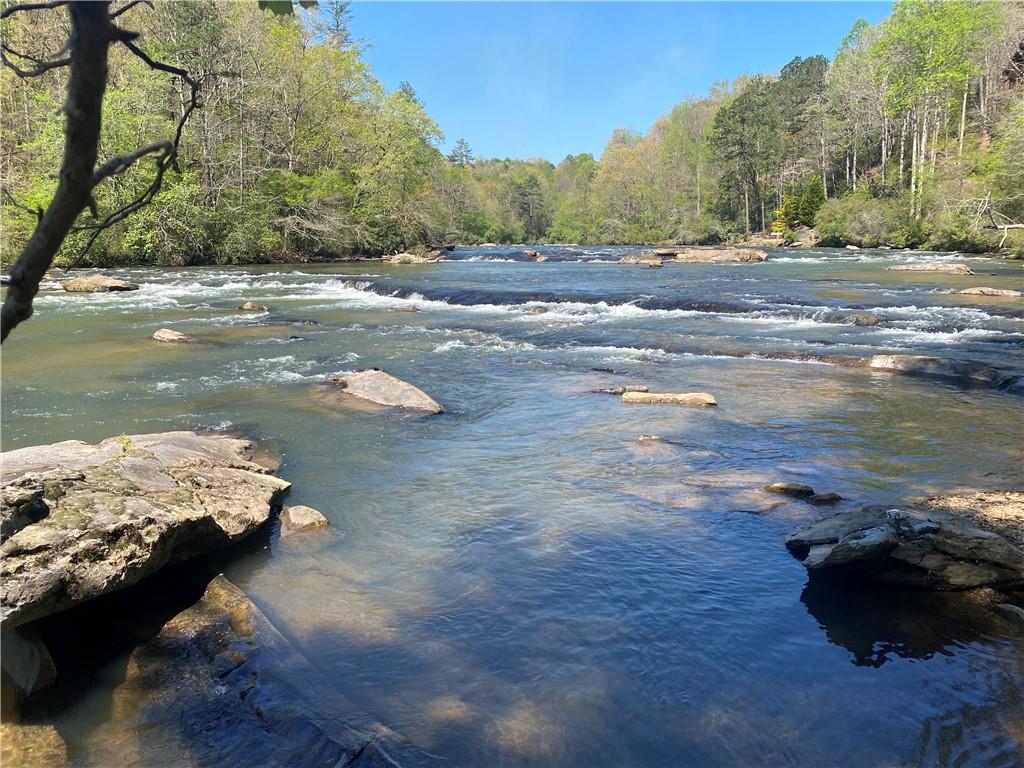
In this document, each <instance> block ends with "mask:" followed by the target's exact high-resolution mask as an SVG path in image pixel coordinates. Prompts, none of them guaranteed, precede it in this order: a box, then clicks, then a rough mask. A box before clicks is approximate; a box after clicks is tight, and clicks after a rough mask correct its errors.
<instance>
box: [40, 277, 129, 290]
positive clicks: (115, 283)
mask: <svg viewBox="0 0 1024 768" xmlns="http://www.w3.org/2000/svg"><path fill="white" fill-rule="evenodd" d="M60 287H61V288H63V289H64V290H65V291H67V292H69V293H109V292H111V291H137V290H139V286H137V285H136V284H135V283H129V282H128V281H127V280H120V279H118V278H116V277H107V276H106V275H87V276H85V277H70V278H68V279H67V280H61V281H60Z"/></svg>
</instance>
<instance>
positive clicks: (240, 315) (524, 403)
mask: <svg viewBox="0 0 1024 768" xmlns="http://www.w3.org/2000/svg"><path fill="white" fill-rule="evenodd" d="M539 250H540V251H541V252H542V253H543V254H546V255H548V256H549V260H547V261H546V262H544V263H536V262H534V261H533V260H530V259H527V258H526V257H525V256H523V254H522V249H515V248H476V249H457V250H456V251H454V252H452V253H450V254H449V260H448V261H445V262H442V263H438V264H426V265H414V266H408V265H407V266H386V265H382V264H379V263H369V262H367V263H353V264H336V265H267V266H256V267H250V268H245V267H222V268H178V269H171V268H168V269H160V268H151V269H126V270H110V271H108V272H109V273H110V274H116V275H117V276H119V277H124V278H126V279H129V280H132V281H135V282H138V283H140V284H141V286H142V287H141V289H140V290H138V291H135V292H131V293H121V294H89V295H73V294H65V293H61V292H47V293H45V294H43V295H42V296H41V297H40V298H39V299H38V300H37V304H36V306H37V312H36V316H35V317H34V318H33V319H32V320H31V321H30V322H28V323H26V324H25V325H23V326H21V327H19V328H18V329H17V330H16V331H15V333H14V335H13V336H12V338H11V340H10V342H9V343H7V344H5V345H4V354H3V384H4V387H3V425H4V430H3V436H2V441H3V448H4V449H5V450H9V449H12V448H18V447H22V446H26V445H33V444H39V443H48V442H54V441H57V440H63V439H69V438H77V439H82V440H87V441H95V440H99V439H101V438H104V437H108V436H111V435H118V434H122V433H129V434H133V433H143V432H158V431H166V430H171V429H202V430H218V431H226V432H230V433H239V434H243V435H246V436H249V437H253V438H257V439H260V440H265V441H267V442H268V444H269V445H270V446H271V447H272V448H273V449H274V450H276V451H278V452H280V454H281V455H282V456H283V462H282V466H281V470H280V472H279V474H280V475H281V476H283V477H285V478H287V479H289V480H291V481H293V482H294V490H293V491H292V494H291V497H290V503H295V504H308V505H310V506H313V507H315V508H317V509H319V510H321V511H322V512H323V513H324V514H325V515H326V516H327V517H328V519H329V520H330V521H331V527H330V528H329V529H327V532H326V533H324V534H322V535H315V536H313V537H312V538H308V537H307V538H306V539H305V540H303V541H301V542H299V543H293V541H292V540H289V541H287V542H284V541H281V540H280V539H279V538H278V536H277V535H276V533H274V532H271V533H269V534H268V535H267V536H266V538H265V541H264V542H263V543H262V544H261V546H259V547H249V548H247V549H246V550H245V551H243V552H239V553H236V554H234V555H233V556H232V557H231V558H229V559H228V560H227V561H226V563H225V565H224V568H225V571H226V574H227V575H228V577H229V578H230V579H232V580H233V581H234V582H235V583H237V584H238V585H240V586H241V587H242V588H243V589H245V591H246V592H247V593H248V594H249V595H250V596H251V597H252V599H253V600H254V601H255V602H256V603H257V604H258V605H259V606H260V607H261V608H262V609H263V611H264V612H265V613H266V614H267V615H268V616H269V617H270V618H271V619H272V620H273V621H274V622H275V624H276V625H277V626H278V627H279V628H280V629H281V630H282V632H284V633H285V635H286V636H287V637H288V638H289V639H291V640H292V641H293V643H295V645H296V646H297V647H298V648H299V649H300V650H301V651H302V652H303V653H304V654H305V655H306V656H307V658H309V659H310V660H311V661H313V663H314V665H315V667H316V669H317V670H318V672H319V673H320V674H322V676H323V680H324V681H325V682H326V683H328V684H330V685H332V686H335V687H336V688H337V689H338V690H339V691H342V692H343V693H344V694H345V695H346V696H347V697H348V698H349V699H350V700H351V701H352V702H353V704H354V706H356V707H358V708H359V709H360V710H361V711H362V712H365V713H367V714H369V715H370V716H372V717H374V718H377V719H378V720H380V721H381V722H383V723H386V724H387V725H388V726H389V727H391V728H393V729H395V730H396V731H398V732H400V733H402V734H403V735H404V736H405V737H406V738H408V739H409V740H410V741H412V742H413V743H415V744H418V745H419V746H421V747H423V748H425V749H427V750H429V751H430V752H432V753H434V754H437V755H440V756H442V757H444V758H447V759H448V760H449V761H450V764H451V765H465V766H504V765H509V766H512V765H580V766H625V765H641V766H660V765H699V766H727V765H741V764H742V765H753V764H756V765H802V766H810V765H814V766H823V765H842V766H881V765H903V764H914V765H917V764H923V765H947V764H948V765H954V764H956V765H1007V766H1009V765H1013V764H1019V763H1018V762H1017V761H1019V760H1020V759H1021V752H1020V750H1021V740H1022V738H1024V736H1022V734H1024V725H1022V723H1024V703H1022V689H1024V638H1022V637H1021V633H1020V630H1019V628H1018V629H1015V628H1014V626H1013V625H1012V624H1010V623H1009V621H1005V620H1001V619H999V618H996V617H993V616H992V615H991V614H990V612H988V611H985V612H980V611H979V610H977V609H975V607H974V606H973V604H972V602H971V600H970V599H969V598H966V597H963V596H955V595H953V596H950V595H946V596H943V595H923V594H919V593H899V592H893V591H891V590H870V591H858V590H855V589H849V590H838V591H829V590H821V589H816V588H814V587H811V586H808V579H807V573H806V571H805V569H804V567H803V566H802V565H801V564H800V563H799V562H797V561H796V560H795V559H793V558H792V557H791V556H790V554H789V553H788V552H787V550H786V548H785V546H784V545H783V540H784V538H785V536H786V535H787V534H788V533H789V532H790V531H791V530H793V528H795V527H796V526H798V525H799V524H801V523H802V522H806V521H807V520H810V519H813V518H814V517H815V516H818V515H821V514H825V513H826V512H824V511H823V510H822V509H820V508H815V507H812V506H809V505H806V504H803V503H800V502H787V503H782V504H780V505H778V506H773V505H772V504H771V503H769V502H770V501H771V500H770V499H767V500H766V498H765V496H764V494H762V493H760V491H759V489H760V488H761V486H763V485H764V484H765V483H768V482H772V481H775V480H797V481H801V482H806V483H809V484H810V485H812V486H814V487H815V488H816V489H819V490H821V491H836V492H838V493H840V494H841V495H842V496H843V498H844V501H843V502H841V504H840V505H839V507H838V508H839V509H846V508H849V506H850V505H860V504H865V503H893V504H896V503H899V502H900V501H902V500H905V499H907V498H910V497H913V496H916V495H921V494H925V493H938V492H944V491H950V490H953V489H956V488H962V487H970V488H1005V487H1011V486H1012V487H1021V486H1022V485H1024V476H1022V475H1024V471H1022V442H1024V411H1022V408H1021V405H1022V402H1024V401H1022V400H1021V399H1020V398H1019V397H1016V396H1014V395H1011V394H1007V393H1004V392H1000V391H995V390H990V389H963V388H958V387H955V386H952V385H949V384H944V383H942V382H939V381H934V380H924V379H917V378H911V377H901V376H894V375H891V374H889V373H885V372H880V371H870V370H866V369H864V368H857V367H851V366H848V365H840V364H834V361H835V360H836V359H852V358H863V357H866V356H868V355H872V354H927V355H934V356H941V357H953V358H962V359H969V360H976V361H983V362H988V363H991V364H997V365H1000V366H1004V367H1008V368H1011V369H1018V370H1019V369H1021V368H1022V367H1024V359H1022V351H1021V350H1022V347H1024V305H1022V303H1021V300H1020V299H1001V298H992V297H985V296H967V295H960V294H957V293H955V292H954V291H956V290H959V289H961V288H967V287H970V286H978V285H985V286H991V287H999V288H1017V289H1019V288H1021V283H1022V269H1021V266H1020V265H1019V264H1017V263H1014V262H1008V261H1004V260H997V259H987V258H980V257H979V258H974V257H971V258H966V259H957V260H965V261H966V262H967V263H968V264H970V265H971V266H972V267H973V268H974V270H975V272H976V273H977V274H976V275H974V276H959V275H950V274H932V273H922V272H890V271H886V269H885V268H886V266H889V265H891V264H896V263H908V262H911V261H913V262H920V261H929V260H940V261H945V260H950V259H953V258H954V257H952V256H949V255H944V254H921V253H914V254H910V253H898V252H883V251H859V252H851V251H839V250H827V249H826V250H811V251H800V252H774V253H773V254H772V260H770V261H769V262H766V263H762V264H736V265H729V264H715V265H675V264H669V265H666V266H665V267H664V268H662V269H648V268H646V267H638V266H627V265H619V264H615V263H612V261H613V260H614V259H615V258H617V257H618V256H619V255H621V254H622V253H624V252H626V251H627V250H628V249H616V248H566V247H559V248H556V247H550V248H540V249H539ZM246 300H253V301H257V302H261V303H264V304H267V305H269V307H270V311H269V312H265V313H251V312H240V311H238V309H237V307H238V306H239V305H240V304H241V303H242V302H243V301H246ZM413 308H415V310H417V311H411V310H412V309H413ZM865 314H870V315H874V316H876V317H877V318H879V319H880V320H881V322H880V323H879V324H877V325H873V326H869V327H861V326H857V325H854V324H851V322H850V320H851V318H852V317H853V316H854V315H865ZM158 328H171V329H174V330H179V331H182V332H184V333H187V334H189V335H192V336H194V337H196V339H197V340H198V343H194V344H185V345H162V344H158V343H156V342H153V341H151V340H150V339H149V336H150V334H151V333H152V332H153V331H155V330H156V329H158ZM375 366H377V367H383V368H385V369H386V370H388V371H389V372H390V373H393V374H395V375H397V376H399V377H401V378H404V379H406V380H408V381H410V382H412V383H414V384H416V385H418V386H420V387H422V388H423V389H424V390H426V391H427V392H428V393H430V394H431V395H432V396H433V397H435V398H436V399H438V400H439V401H440V402H441V403H443V404H444V405H445V406H446V407H447V410H448V412H447V413H446V414H444V415H441V416H437V417H429V418H422V417H415V416H411V415H407V414H406V415H403V414H400V413H384V414H382V413H370V412H361V411H352V410H342V409H339V408H338V407H337V405H336V403H334V402H333V401H331V400H330V399H329V398H325V397H323V393H324V391H325V390H326V389H327V387H328V382H329V380H330V378H331V377H332V376H335V375H338V374H341V373H345V372H349V371H354V370H358V369H362V368H368V367H375ZM627 384H644V385H648V386H649V387H650V388H651V390H652V391H674V392H678V391H687V392H689V391H702V392H709V393H712V394H714V395H715V397H716V398H717V399H718V402H719V406H718V407H717V408H715V409H690V408H676V407H671V406H638V405H625V404H623V403H622V402H620V400H619V398H617V397H614V396H609V395H605V394H595V393H593V390H595V389H599V388H604V387H616V386H623V385H627ZM641 434H654V435H658V436H660V437H662V438H664V439H665V442H661V443H655V444H641V443H638V442H636V438H637V437H638V436H640V435H641ZM775 501H777V499H776V500H775ZM104 663H109V664H116V663H118V661H117V660H116V659H115V660H108V661H105V662H104ZM120 663H122V664H123V659H121V661H120ZM90 680H91V681H92V682H90V684H89V686H86V687H85V688H83V689H81V690H77V691H75V692H73V693H66V694H65V696H64V697H63V698H62V699H61V701H62V704H61V706H60V708H59V711H58V712H57V713H56V714H55V717H56V718H57V721H58V725H59V727H60V728H61V731H62V734H63V735H64V736H65V738H66V739H67V741H68V743H69V749H70V750H71V752H72V755H74V754H75V751H76V750H79V751H83V750H87V748H88V739H89V735H90V731H91V729H92V728H93V727H95V725H96V720H97V717H98V716H97V714H96V713H95V711H91V712H90V711H89V709H90V707H93V709H95V707H94V704H95V702H96V701H97V696H99V697H102V694H103V690H104V686H106V685H110V684H111V683H110V682H109V680H107V679H106V678H104V677H103V675H102V674H99V675H96V676H94V677H90ZM90 686H91V687H90ZM101 716H102V715H101ZM153 757H154V759H155V760H157V761H159V760H160V759H165V760H168V761H171V760H172V759H173V756H168V755H162V756H160V755H157V756H153Z"/></svg>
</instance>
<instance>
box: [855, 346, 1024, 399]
mask: <svg viewBox="0 0 1024 768" xmlns="http://www.w3.org/2000/svg"><path fill="white" fill-rule="evenodd" d="M868 367H869V368H874V369H875V370H881V371H891V372H892V373H899V374H903V375H905V376H920V377H923V378H929V379H943V380H946V381H949V382H951V383H954V384H959V385H960V386H966V387H991V388H992V389H999V390H1002V391H1005V392H1012V393H1016V394H1024V377H1022V376H1021V375H1020V374H1017V373H1013V372H1011V371H1006V370H1002V369H1000V368H993V367H992V366H990V365H985V364H984V363H977V362H974V361H971V360H947V359H946V358H942V357H927V356H925V355H873V356H872V357H871V358H870V359H869V360H868Z"/></svg>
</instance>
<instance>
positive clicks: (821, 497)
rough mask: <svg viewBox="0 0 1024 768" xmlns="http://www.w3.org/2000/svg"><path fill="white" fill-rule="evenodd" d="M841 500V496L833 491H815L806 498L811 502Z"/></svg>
mask: <svg viewBox="0 0 1024 768" xmlns="http://www.w3.org/2000/svg"><path fill="white" fill-rule="evenodd" d="M842 500H843V497H842V496H840V495H839V494H838V493H835V492H834V491H829V492H828V493H816V494H814V495H813V496H811V497H809V498H808V499H807V501H809V502H810V503H811V504H836V503H838V502H840V501H842Z"/></svg>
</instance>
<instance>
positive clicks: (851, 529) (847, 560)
mask: <svg viewBox="0 0 1024 768" xmlns="http://www.w3.org/2000/svg"><path fill="white" fill-rule="evenodd" d="M786 546H787V547H789V549H790V551H791V552H793V554H794V555H795V556H796V557H797V558H798V559H799V560H801V561H802V562H803V564H804V565H805V566H807V568H808V569H809V570H812V571H818V570H826V569H829V568H835V567H842V568H843V570H844V571H847V572H852V573H858V574H861V575H863V576H864V577H865V578H869V579H873V580H877V581H882V582H885V583H889V584H897V585H901V586H910V587H922V588H928V589H969V588H973V587H984V586H1003V587H1017V586H1021V585H1024V551H1021V550H1020V549H1019V548H1018V547H1015V546H1014V545H1013V544H1011V543H1010V542H1009V541H1007V540H1006V539H1005V538H1003V537H1002V536H1000V535H998V534H996V533H993V532H991V531H986V530H983V529H981V528H978V527H975V526H973V525H971V524H970V523H969V522H966V521H964V520H960V519H956V518H954V517H951V516H949V515H945V514H943V513H939V512H938V511H937V510H934V511H929V510H922V509H917V508H913V507H907V508H896V509H889V508H886V507H880V506H872V507H864V508H862V509H859V510H853V511H850V512H841V513H839V514H837V515H834V516H832V517H829V518H825V519H824V520H818V521H816V522H814V523H811V524H810V525H807V526H805V527H803V528H801V529H800V530H798V531H796V532H795V533H794V534H793V535H792V536H790V537H789V538H788V539H786Z"/></svg>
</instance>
